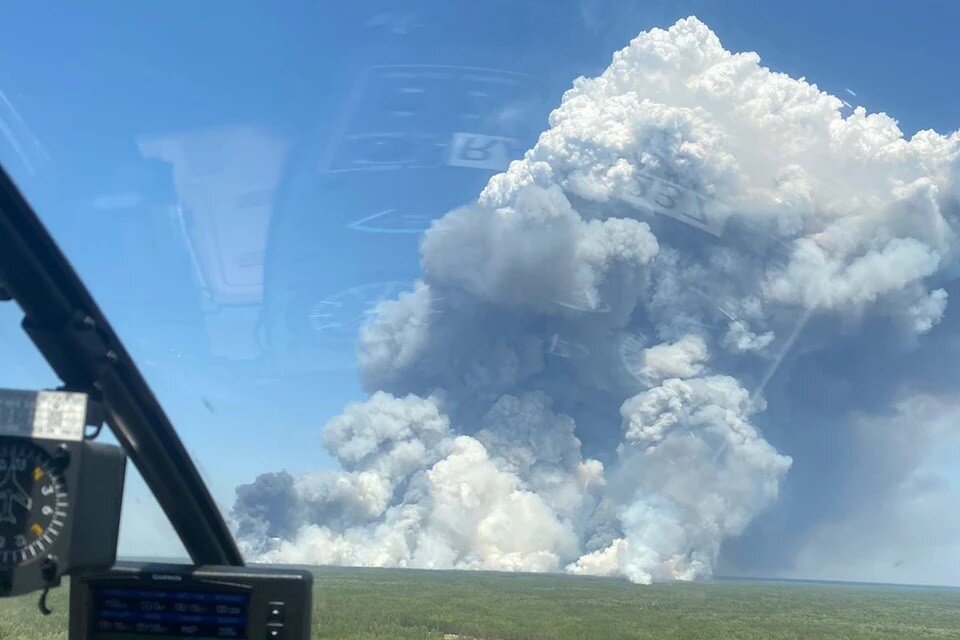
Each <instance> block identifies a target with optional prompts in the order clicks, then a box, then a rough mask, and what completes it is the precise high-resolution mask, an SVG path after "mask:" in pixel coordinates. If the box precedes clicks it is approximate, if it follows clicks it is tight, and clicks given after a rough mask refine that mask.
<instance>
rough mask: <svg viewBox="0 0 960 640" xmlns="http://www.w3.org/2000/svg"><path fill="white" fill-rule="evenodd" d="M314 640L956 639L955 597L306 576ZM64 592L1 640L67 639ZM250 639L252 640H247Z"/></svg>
mask: <svg viewBox="0 0 960 640" xmlns="http://www.w3.org/2000/svg"><path fill="white" fill-rule="evenodd" d="M316 575H317V582H316V586H315V592H316V601H315V606H314V614H313V625H314V637H315V638H343V639H350V640H355V639H356V640H359V639H372V638H386V639H394V638H418V639H419V638H431V639H433V640H442V639H444V638H446V639H447V640H451V639H453V638H459V639H460V640H468V639H473V638H482V639H485V640H501V639H503V640H505V639H558V640H560V639H562V640H566V639H571V640H572V639H577V640H580V639H585V640H586V639H597V640H601V639H602V640H610V639H613V638H650V639H656V640H670V639H673V638H698V639H701V638H751V639H757V640H761V639H762V640H773V639H778V638H830V639H831V640H835V639H844V640H858V639H860V638H906V639H909V640H919V639H920V638H958V639H960V589H935V588H920V587H885V586H855V585H840V584H801V583H772V582H734V581H719V582H713V583H709V584H658V585H653V586H649V587H643V586H637V585H632V584H629V583H627V582H623V581H620V580H613V579H604V578H581V577H571V576H558V575H530V574H498V573H463V572H439V571H438V572H430V571H413V570H395V569H340V568H319V569H316ZM66 591H67V589H66V588H61V589H58V590H57V591H56V592H53V593H51V597H50V599H49V604H50V606H51V608H53V609H54V614H53V615H51V616H49V617H46V618H44V617H43V616H41V615H40V614H39V613H38V612H37V608H36V602H37V597H36V596H29V597H26V598H17V599H13V600H7V601H0V639H6V638H11V639H13V638H16V639H17V640H20V639H25V638H37V639H41V640H43V639H48V638H51V639H52V638H60V639H65V638H66V637H67V634H66V620H67V598H66V595H67V593H66ZM254 640H259V639H254Z"/></svg>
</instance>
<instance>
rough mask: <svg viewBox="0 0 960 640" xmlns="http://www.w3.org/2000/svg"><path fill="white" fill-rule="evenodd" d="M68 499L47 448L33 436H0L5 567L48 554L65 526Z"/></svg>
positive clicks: (0, 563) (0, 537) (0, 547)
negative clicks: (2, 438)
mask: <svg viewBox="0 0 960 640" xmlns="http://www.w3.org/2000/svg"><path fill="white" fill-rule="evenodd" d="M67 505H68V502H67V489H66V486H65V485H64V482H63V479H62V478H61V476H60V474H59V473H58V472H57V469H56V465H55V464H54V462H53V459H52V458H51V457H50V456H49V455H48V454H47V453H46V452H44V451H43V450H42V449H40V448H39V447H36V446H35V445H33V444H31V443H29V442H20V441H5V442H0V568H5V569H9V568H11V567H15V566H17V565H21V564H27V563H29V562H33V561H35V560H39V559H40V558H43V557H44V556H46V555H47V551H48V550H49V549H50V548H51V547H52V546H53V543H54V541H55V540H56V539H57V537H58V536H59V535H60V534H61V532H62V531H63V527H64V521H65V520H66V517H67Z"/></svg>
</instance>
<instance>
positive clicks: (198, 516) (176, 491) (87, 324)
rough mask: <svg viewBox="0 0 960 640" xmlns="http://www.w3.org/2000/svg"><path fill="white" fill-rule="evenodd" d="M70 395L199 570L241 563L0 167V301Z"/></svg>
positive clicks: (190, 471) (182, 458) (138, 382)
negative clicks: (90, 409)
mask: <svg viewBox="0 0 960 640" xmlns="http://www.w3.org/2000/svg"><path fill="white" fill-rule="evenodd" d="M5 298H6V299H13V300H16V302H17V304H19V306H20V308H21V309H22V310H23V312H24V320H23V328H24V331H26V333H27V334H28V335H29V336H30V339H31V340H32V341H33V342H34V344H36V346H37V348H38V349H39V350H40V352H41V353H42V354H43V357H44V358H46V360H47V362H48V363H50V366H51V367H52V368H53V370H54V371H55V372H56V374H57V375H58V376H59V377H60V379H61V380H63V382H64V385H65V387H66V388H68V389H70V390H74V391H82V392H84V393H87V394H89V395H90V396H91V397H92V398H94V399H96V400H98V401H100V402H101V403H102V404H103V406H104V408H105V410H106V415H107V424H109V425H110V428H111V429H112V430H113V433H114V434H115V435H116V437H117V440H118V441H119V442H120V444H121V445H122V446H123V448H124V450H126V452H127V455H128V456H129V457H130V458H131V459H132V460H133V461H134V463H135V464H136V465H137V468H138V469H139V470H140V474H141V475H142V476H143V479H144V480H145V481H146V483H147V486H149V487H150V490H151V491H152V492H153V495H154V496H156V498H157V502H159V503H160V506H161V507H162V508H163V510H164V512H165V513H166V514H167V518H169V520H170V523H171V524H172V525H173V528H174V529H175V530H176V532H177V534H178V535H179V536H180V539H181V540H182V542H183V545H184V547H186V549H187V552H188V553H189V554H190V557H191V558H192V559H193V561H194V562H195V563H197V564H217V565H237V566H239V565H242V564H243V558H242V556H241V555H240V551H239V549H238V548H237V544H236V541H235V540H234V539H233V536H232V535H231V534H230V530H229V528H228V527H227V525H226V522H225V521H224V519H223V516H222V514H221V513H220V510H219V509H218V508H217V506H216V503H215V502H214V500H213V497H212V496H211V495H210V491H209V490H208V489H207V486H206V484H204V482H203V479H202V478H201V477H200V473H199V472H198V471H197V468H196V466H195V465H194V463H193V460H191V458H190V455H189V454H188V453H187V450H186V448H184V446H183V443H182V442H181V441H180V438H179V437H178V436H177V432H176V430H175V429H174V427H173V425H172V424H171V423H170V420H169V419H168V418H167V415H166V414H165V413H164V411H163V409H162V408H161V406H160V403H159V402H157V399H156V397H154V395H153V392H152V391H151V389H150V387H149V386H148V385H147V383H146V381H145V380H144V378H143V376H142V375H141V373H140V371H139V370H138V369H137V366H136V365H135V364H134V362H133V359H132V358H131V357H130V355H129V354H128V353H127V351H126V349H125V348H124V347H123V344H121V342H120V340H119V338H118V337H117V335H116V333H115V332H114V331H113V329H112V328H111V326H110V324H109V323H108V322H107V319H106V318H105V317H104V315H103V313H102V312H101V311H100V309H99V307H98V306H97V304H96V302H95V301H94V300H93V298H92V297H91V295H90V293H89V292H88V291H87V289H86V287H85V286H84V285H83V282H82V281H81V280H80V278H79V276H77V274H76V272H75V271H74V270H73V268H72V267H71V266H70V263H69V262H68V261H67V259H66V257H65V256H64V255H63V253H62V252H61V251H60V249H59V248H58V247H57V245H56V243H55V242H54V241H53V238H52V237H51V236H50V234H49V233H48V232H47V230H46V229H45V228H44V226H43V224H42V223H41V222H40V220H39V218H38V217H37V215H36V213H35V212H34V211H33V209H32V208H31V207H30V205H29V203H27V201H26V199H24V197H23V196H22V195H21V193H20V191H19V190H18V189H17V187H16V185H15V184H14V183H13V181H12V180H11V179H10V177H9V176H8V175H7V173H6V171H5V170H3V168H2V167H0V300H3V299H5Z"/></svg>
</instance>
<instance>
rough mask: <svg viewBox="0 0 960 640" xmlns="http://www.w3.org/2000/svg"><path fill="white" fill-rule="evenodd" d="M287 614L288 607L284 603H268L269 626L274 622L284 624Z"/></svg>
mask: <svg viewBox="0 0 960 640" xmlns="http://www.w3.org/2000/svg"><path fill="white" fill-rule="evenodd" d="M285 614H286V605H284V603H282V602H268V603H267V624H270V623H272V622H278V623H282V622H283V619H284V617H285Z"/></svg>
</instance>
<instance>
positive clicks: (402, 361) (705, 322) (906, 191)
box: [234, 17, 960, 583]
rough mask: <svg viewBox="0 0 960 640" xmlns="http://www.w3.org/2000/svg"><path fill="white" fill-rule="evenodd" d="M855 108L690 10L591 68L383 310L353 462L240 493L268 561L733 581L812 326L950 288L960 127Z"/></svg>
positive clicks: (429, 236)
mask: <svg viewBox="0 0 960 640" xmlns="http://www.w3.org/2000/svg"><path fill="white" fill-rule="evenodd" d="M842 104H843V103H842V101H841V100H840V99H839V98H837V97H835V96H832V95H829V94H827V93H825V92H823V91H821V90H819V89H818V88H817V87H816V86H815V85H812V84H809V83H808V82H806V81H804V80H802V79H800V80H798V79H794V78H790V77H789V76H787V75H784V74H781V73H775V72H773V71H771V70H769V69H767V68H765V67H763V66H761V64H760V59H759V57H758V56H757V55H756V54H754V53H731V52H728V51H726V50H725V49H724V48H723V46H722V45H721V43H720V41H719V40H718V38H717V37H716V35H714V33H713V32H712V31H711V30H710V29H709V28H708V27H707V26H706V25H704V24H703V23H702V22H700V21H699V20H697V19H696V18H692V17H691V18H687V19H685V20H681V21H679V22H677V23H676V24H675V25H674V26H672V27H671V28H670V29H668V30H660V29H654V30H651V31H649V32H646V33H641V34H640V35H639V36H637V38H635V39H634V40H633V41H632V42H631V43H630V44H629V45H628V46H627V47H626V48H624V49H622V50H620V51H618V52H616V53H615V54H614V56H613V60H612V62H611V64H610V66H609V67H608V68H607V69H606V70H605V71H604V72H603V73H602V74H600V75H599V76H598V77H596V78H578V79H577V80H575V81H574V83H573V87H572V88H571V89H570V90H569V91H567V92H566V94H565V95H564V96H563V98H562V100H561V102H560V105H559V106H558V107H557V109H556V110H555V111H554V112H553V113H552V114H551V116H550V120H549V128H548V129H547V130H546V131H544V132H543V133H542V134H541V136H540V138H539V140H538V142H537V143H536V145H535V146H534V147H533V148H532V149H530V150H529V151H527V152H526V154H525V155H524V157H523V159H521V160H518V161H515V162H513V163H511V165H510V167H509V169H508V170H507V171H506V172H504V173H502V174H499V175H497V176H494V177H493V178H492V179H491V180H490V182H489V183H488V185H487V186H486V188H485V189H484V190H483V192H482V193H480V194H479V197H478V199H477V201H476V202H475V203H474V204H472V205H469V206H466V207H463V208H460V209H457V210H454V211H451V212H449V213H448V214H447V215H445V216H444V217H443V218H441V219H440V220H438V221H436V222H435V223H434V224H433V225H432V226H431V228H430V229H429V231H428V232H427V233H426V235H425V237H424V239H423V242H422V245H421V253H422V267H423V277H422V281H420V282H418V283H417V284H416V286H415V287H414V289H413V290H412V291H411V292H409V293H404V294H401V295H400V296H399V298H398V299H397V300H395V301H391V302H387V303H383V304H382V305H381V306H380V307H379V308H378V310H377V314H376V316H375V317H374V318H373V319H372V321H371V322H370V323H369V324H368V325H367V326H365V327H364V328H363V329H362V331H361V335H360V341H359V345H358V358H359V362H360V366H361V374H362V379H363V382H364V384H365V386H366V387H367V388H368V389H369V390H370V392H371V393H372V395H371V396H370V399H369V400H368V401H366V402H364V403H362V404H354V405H350V406H348V407H347V408H346V409H345V410H344V412H343V413H342V414H341V415H340V416H338V417H336V418H335V419H333V420H332V421H331V422H330V423H328V424H327V426H326V428H325V431H324V436H323V437H324V443H325V445H326V447H327V449H328V450H329V451H331V452H332V453H333V454H334V455H335V456H336V457H337V459H338V460H339V462H340V464H341V466H342V469H343V470H342V471H338V472H329V473H326V474H308V475H305V476H302V477H299V478H293V477H291V476H289V475H287V474H284V473H280V474H267V475H265V476H261V477H260V478H258V479H257V481H256V482H254V483H253V484H251V485H246V486H244V487H241V488H240V489H239V490H238V501H237V505H236V507H235V510H234V516H235V519H236V520H237V523H238V532H239V535H240V537H241V540H242V541H243V543H244V546H245V549H246V551H247V552H248V554H250V555H252V556H255V557H257V558H259V559H262V560H268V561H284V562H309V563H323V564H325V563H332V564H347V565H376V566H403V567H430V568H467V569H501V570H523V571H569V572H574V573H588V574H604V575H622V576H626V577H627V578H629V579H630V580H633V581H635V582H641V583H649V582H651V581H653V580H671V579H681V580H691V579H699V578H704V577H708V576H710V575H711V572H712V571H713V569H714V567H715V565H716V563H717V560H718V555H719V554H720V551H721V545H722V544H723V543H724V542H725V541H726V540H729V539H730V538H731V537H735V536H738V535H740V534H742V533H743V532H744V531H745V530H746V528H747V527H748V525H749V524H750V523H751V522H752V521H753V520H754V519H755V518H756V517H757V516H758V514H760V513H761V512H762V511H763V510H764V509H766V508H768V507H769V506H770V505H772V504H774V503H775V502H776V501H777V499H778V493H779V492H780V488H781V484H782V482H783V480H784V478H785V477H786V475H787V473H788V470H789V469H790V466H791V458H790V457H789V454H790V453H791V452H790V451H785V452H783V453H779V452H778V451H777V450H776V449H775V448H774V446H772V445H771V444H770V443H768V442H767V440H765V439H764V436H763V435H762V434H761V432H760V430H759V429H758V426H757V424H756V422H755V421H756V419H757V418H758V417H759V416H763V413H764V411H765V409H766V401H765V399H764V393H763V390H764V388H763V385H764V384H766V382H767V381H768V380H769V379H770V376H771V375H772V374H773V372H774V369H775V368H776V367H777V366H778V365H780V364H781V362H782V361H783V359H784V357H785V354H787V353H788V352H789V350H790V348H791V347H793V348H795V347H794V341H795V340H796V339H797V337H798V335H799V334H800V331H801V329H802V328H803V323H805V322H807V321H808V320H809V321H810V322H811V323H815V324H817V327H818V328H817V331H816V332H815V333H816V335H815V338H813V342H811V343H809V344H807V345H806V347H805V348H807V349H809V350H815V349H816V348H817V345H822V344H829V343H840V342H842V341H843V340H844V339H845V337H846V336H848V335H850V333H851V332H852V331H853V330H855V329H856V328H857V327H859V326H862V325H863V323H865V322H867V321H874V320H875V321H881V322H885V323H887V324H888V325H889V326H891V327H894V328H895V330H896V332H897V334H898V336H899V338H900V339H901V340H903V341H904V342H905V343H908V342H912V341H916V340H918V339H919V337H920V336H921V334H924V333H926V332H929V331H930V330H931V328H933V327H934V326H935V325H936V324H937V323H938V322H940V320H941V319H942V317H943V316H944V313H945V310H946V307H947V294H946V292H945V290H944V289H943V288H941V286H942V285H943V283H944V282H947V281H948V280H949V279H950V277H951V276H952V274H953V272H954V271H955V269H954V268H953V264H954V260H955V254H956V249H957V241H956V235H955V232H954V226H955V222H956V216H957V204H956V199H955V198H956V195H957V194H958V193H960V188H958V184H960V183H958V181H957V175H958V173H957V171H958V167H960V163H958V157H960V134H958V133H953V134H951V135H949V136H943V135H939V134H937V133H935V132H932V131H922V132H920V133H917V134H916V135H914V136H913V137H912V138H910V139H905V138H904V136H903V135H902V133H901V131H900V130H899V129H898V127H897V124H896V122H895V121H894V120H892V119H891V118H889V117H888V116H886V115H884V114H882V113H880V114H868V113H867V112H866V111H865V110H864V109H863V108H857V109H855V110H854V111H853V113H852V114H850V115H848V116H843V115H841V107H842ZM938 283H939V284H938Z"/></svg>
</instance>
